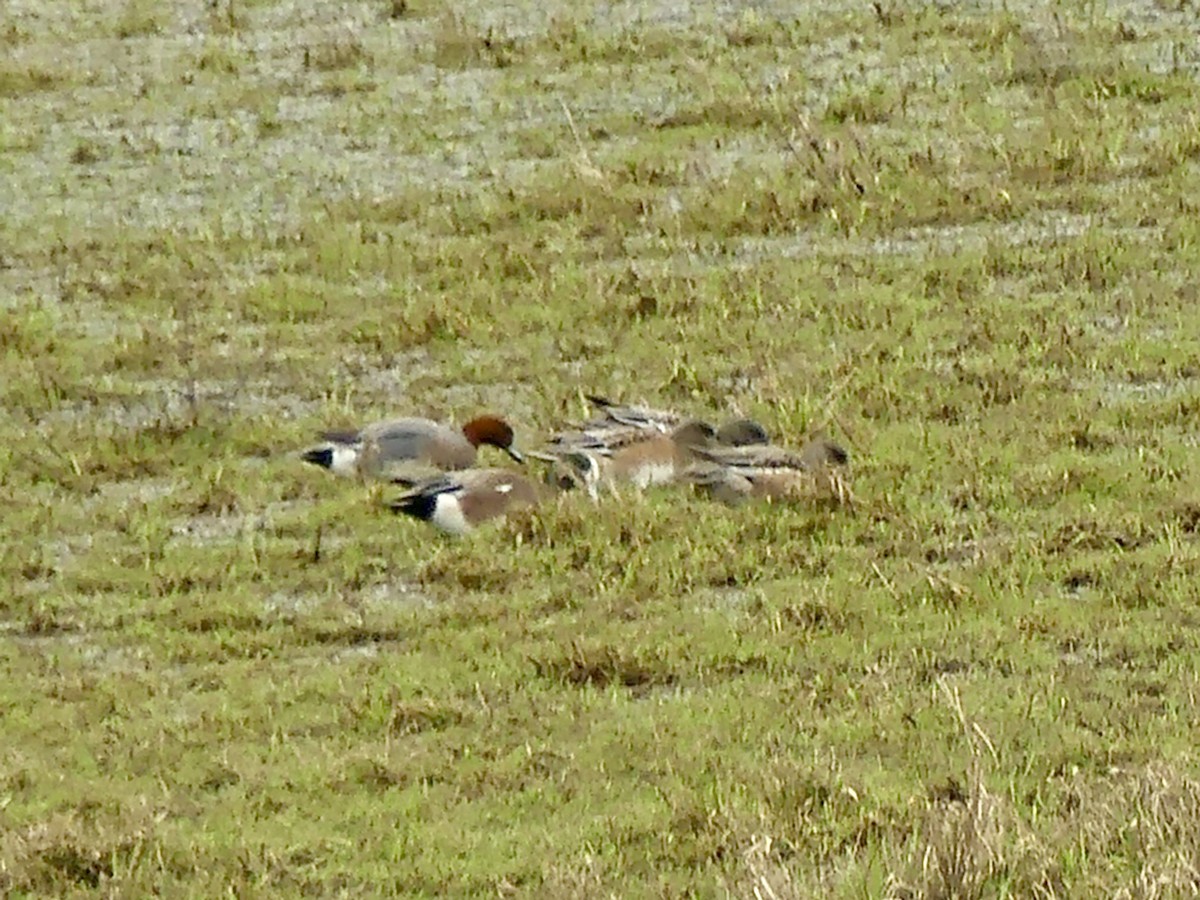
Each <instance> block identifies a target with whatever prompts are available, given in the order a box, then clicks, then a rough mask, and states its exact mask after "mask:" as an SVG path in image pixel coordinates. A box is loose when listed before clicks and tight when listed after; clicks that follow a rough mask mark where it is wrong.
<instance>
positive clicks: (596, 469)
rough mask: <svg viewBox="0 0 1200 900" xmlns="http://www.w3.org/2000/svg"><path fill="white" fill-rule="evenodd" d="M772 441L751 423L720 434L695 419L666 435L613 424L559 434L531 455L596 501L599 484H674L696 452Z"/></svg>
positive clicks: (738, 422) (727, 427)
mask: <svg viewBox="0 0 1200 900" xmlns="http://www.w3.org/2000/svg"><path fill="white" fill-rule="evenodd" d="M660 421H663V420H660ZM586 425H587V423H585V426H586ZM768 440H769V437H768V435H767V433H766V430H765V429H764V428H763V427H762V426H761V425H759V424H758V423H757V422H754V421H753V420H750V419H737V420H734V421H732V422H729V423H726V424H725V425H723V426H722V427H721V428H719V429H714V428H713V426H712V425H710V424H709V423H708V422H705V421H703V420H700V419H693V420H689V421H685V422H683V423H682V424H679V425H677V426H676V427H675V428H673V429H672V430H670V431H668V432H659V431H658V430H657V429H656V428H645V427H643V426H642V425H640V424H618V423H611V424H609V425H606V426H598V425H593V426H592V427H590V428H589V427H582V428H580V429H578V430H574V431H567V432H561V433H559V434H558V435H555V437H554V438H553V439H552V440H551V441H550V443H549V444H548V445H547V446H546V448H545V449H544V450H542V451H539V452H537V453H532V454H531V455H532V456H534V457H535V458H537V459H541V460H545V461H549V462H552V463H553V464H554V465H555V466H556V467H557V468H558V469H559V470H560V471H561V470H562V469H564V468H565V469H567V470H570V471H572V472H573V476H572V477H573V478H574V480H575V481H576V482H577V483H578V484H582V485H583V486H585V487H586V489H587V491H588V493H589V495H590V496H591V497H592V499H593V500H595V499H597V498H598V489H599V485H600V484H605V485H607V486H608V488H609V489H610V490H615V488H616V486H617V485H620V484H628V485H632V486H633V487H635V488H638V489H645V488H648V487H650V486H652V485H659V484H668V483H670V482H672V481H674V480H675V478H676V476H677V475H678V474H679V473H680V472H681V471H683V470H684V469H686V468H687V467H688V466H689V465H692V464H694V463H696V462H698V461H700V457H699V456H697V455H696V451H697V449H698V448H714V447H742V446H751V445H754V444H757V443H766V442H767V441H768Z"/></svg>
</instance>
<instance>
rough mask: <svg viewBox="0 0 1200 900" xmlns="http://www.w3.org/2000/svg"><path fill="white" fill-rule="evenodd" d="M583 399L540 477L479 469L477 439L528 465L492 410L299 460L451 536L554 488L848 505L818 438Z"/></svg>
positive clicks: (834, 451)
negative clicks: (363, 482)
mask: <svg viewBox="0 0 1200 900" xmlns="http://www.w3.org/2000/svg"><path fill="white" fill-rule="evenodd" d="M587 399H588V401H589V402H590V403H591V404H592V406H593V407H594V408H595V411H594V413H593V415H592V417H591V418H589V419H588V420H587V421H585V422H581V423H578V424H575V425H572V426H571V427H570V428H568V429H566V430H564V431H560V432H559V433H557V434H555V435H553V436H552V437H551V438H550V439H549V440H548V441H547V442H546V443H545V445H544V446H543V447H542V448H541V449H539V450H537V451H536V452H530V453H529V454H528V455H529V456H530V457H532V458H533V459H535V460H537V461H538V462H540V463H542V464H544V466H545V474H544V477H542V478H540V479H539V478H531V477H528V476H527V475H524V474H522V472H520V471H518V470H516V469H511V468H476V467H475V461H476V456H477V453H478V450H479V448H480V447H481V446H483V445H485V444H486V445H489V446H492V447H496V448H498V449H500V450H502V451H504V452H505V453H507V454H508V455H509V456H510V457H511V458H512V459H513V460H514V461H515V462H517V463H521V464H523V463H524V462H525V457H524V455H522V454H521V453H520V452H519V451H518V450H517V448H516V447H515V446H514V434H513V429H512V426H511V425H509V424H508V423H507V422H506V421H504V419H502V418H500V417H498V416H494V415H483V416H479V417H477V418H474V419H472V420H471V421H469V422H467V423H466V424H465V425H463V426H462V428H456V427H454V426H452V425H443V424H440V423H438V422H434V421H433V420H431V419H423V418H405V419H393V420H389V421H385V422H377V423H375V424H372V425H368V426H366V427H365V428H361V429H359V430H357V431H328V432H324V433H323V434H322V435H321V438H322V441H323V442H322V443H321V444H320V445H318V446H316V447H313V448H311V449H309V450H307V451H305V452H304V453H303V454H302V458H303V459H304V460H305V461H306V462H309V463H312V464H313V465H317V466H320V467H322V468H325V469H328V470H330V471H331V472H333V473H335V474H338V475H343V476H349V477H356V478H364V479H369V480H379V481H387V482H392V483H394V484H398V485H402V486H403V487H404V488H405V490H404V493H403V494H402V495H401V496H399V497H398V498H396V499H395V500H393V501H392V502H391V503H390V504H389V506H390V507H391V508H392V509H393V510H394V511H396V512H398V513H403V514H405V515H408V516H412V517H413V518H416V519H421V520H423V521H426V522H429V523H430V524H432V525H433V526H435V527H436V528H438V529H440V530H441V531H444V532H447V533H450V534H459V535H461V534H466V533H467V532H469V531H472V530H473V529H474V528H475V527H477V526H478V525H480V524H483V523H484V522H489V521H497V520H500V519H502V518H503V517H504V516H505V515H506V514H507V513H508V512H509V511H510V510H513V509H517V508H520V507H529V506H535V505H537V504H538V503H540V502H542V501H544V500H546V499H547V498H549V497H551V496H553V495H554V494H556V493H559V492H562V491H569V490H584V491H586V492H587V493H588V495H589V496H590V497H591V498H592V499H593V500H595V501H599V500H600V498H601V495H602V494H605V493H607V494H613V493H616V492H617V491H618V490H619V488H620V486H622V485H625V486H630V487H633V488H637V489H642V488H647V487H649V486H651V485H658V484H681V485H686V486H691V487H692V488H693V489H694V490H697V491H700V492H702V493H704V494H706V495H708V496H710V497H711V498H713V499H714V500H717V501H720V502H723V503H727V504H730V505H736V504H740V503H743V502H746V501H748V500H753V499H760V500H765V501H769V502H797V501H805V500H812V499H823V500H829V501H833V502H835V503H846V502H848V501H849V499H850V491H849V488H848V486H847V482H846V476H845V472H846V465H847V463H848V461H849V455H848V454H847V453H846V451H845V450H844V449H843V448H842V447H840V446H839V445H838V444H836V443H834V442H833V441H831V440H829V439H828V438H826V437H823V436H821V437H816V438H813V439H811V440H809V441H808V442H807V443H805V444H804V445H803V446H801V447H799V448H797V449H790V448H787V447H782V446H778V445H776V444H773V443H772V442H771V439H770V436H769V435H768V433H767V431H766V429H765V428H763V427H762V426H761V425H760V424H758V423H757V422H755V421H753V420H752V419H733V420H731V421H729V422H726V423H725V424H724V425H722V426H720V427H719V428H716V427H713V426H712V425H711V424H709V423H708V422H706V421H703V420H700V419H689V418H686V417H684V416H682V415H680V414H678V413H675V412H671V411H667V410H660V409H651V408H649V407H644V406H623V405H620V404H617V403H614V402H612V401H610V400H607V399H605V398H603V397H596V396H589V397H588V398H587Z"/></svg>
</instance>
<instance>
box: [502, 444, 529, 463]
mask: <svg viewBox="0 0 1200 900" xmlns="http://www.w3.org/2000/svg"><path fill="white" fill-rule="evenodd" d="M504 452H505V453H507V454H508V455H509V456H511V457H512V458H513V459H514V460H515V461H516V462H519V463H520V464H521V465H525V457H524V455H523V454H522V453H521V452H520V451H519V450H517V448H516V447H505V448H504Z"/></svg>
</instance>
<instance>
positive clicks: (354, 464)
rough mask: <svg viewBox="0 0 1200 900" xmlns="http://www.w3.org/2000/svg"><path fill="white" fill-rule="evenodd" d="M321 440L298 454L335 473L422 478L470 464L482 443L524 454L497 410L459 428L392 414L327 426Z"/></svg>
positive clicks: (511, 453)
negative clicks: (352, 427) (354, 425)
mask: <svg viewBox="0 0 1200 900" xmlns="http://www.w3.org/2000/svg"><path fill="white" fill-rule="evenodd" d="M321 437H322V438H323V440H324V443H322V444H320V445H319V446H316V447H313V448H311V449H309V450H306V451H305V452H304V453H302V454H301V457H300V458H301V459H303V460H304V461H305V462H307V463H311V464H312V465H315V466H320V467H321V468H324V469H328V470H329V471H331V472H333V473H334V474H336V475H343V476H360V477H365V478H392V477H397V476H404V477H409V478H422V477H428V476H431V475H433V474H434V473H437V472H446V471H457V470H461V469H466V468H469V467H471V466H473V465H474V464H475V459H476V456H477V452H478V449H479V447H481V446H483V445H484V444H487V445H490V446H493V447H496V448H497V449H500V450H503V451H504V452H505V453H507V454H508V455H509V456H510V457H511V458H512V459H513V460H514V461H515V462H517V463H523V462H524V461H525V460H524V456H523V455H522V454H521V453H520V451H518V450H517V449H516V447H515V446H514V434H513V428H512V426H511V425H509V423H508V422H507V421H505V420H504V419H502V418H501V417H499V416H496V415H490V414H489V415H482V416H477V417H476V418H474V419H471V420H470V421H469V422H467V423H466V424H465V425H463V426H462V427H461V428H455V427H454V426H452V425H443V424H441V423H438V422H435V421H433V420H432V419H425V418H416V417H411V418H403V419H391V420H388V421H383V422H376V423H374V424H371V425H367V426H365V427H364V428H361V429H359V430H357V431H326V432H322V434H321Z"/></svg>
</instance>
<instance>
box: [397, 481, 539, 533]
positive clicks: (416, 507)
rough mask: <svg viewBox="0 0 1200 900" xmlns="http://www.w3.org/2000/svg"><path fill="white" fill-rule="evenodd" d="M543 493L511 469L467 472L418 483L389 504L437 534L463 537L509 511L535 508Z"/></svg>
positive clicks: (535, 485) (537, 486)
mask: <svg viewBox="0 0 1200 900" xmlns="http://www.w3.org/2000/svg"><path fill="white" fill-rule="evenodd" d="M546 494H547V491H546V490H545V489H543V488H542V486H540V485H537V484H535V483H534V482H532V481H530V480H529V479H528V478H526V477H525V476H524V475H522V474H521V473H519V472H514V471H512V470H511V469H466V470H463V471H461V472H451V473H448V474H445V475H440V476H438V477H436V478H430V479H426V480H424V481H420V482H417V483H416V484H414V485H413V486H412V488H411V490H409V491H408V492H407V493H405V494H404V495H402V496H400V497H398V498H397V499H395V500H393V501H392V502H391V503H389V504H388V505H389V507H390V508H391V509H392V510H393V511H395V512H397V513H403V514H404V515H407V516H412V517H413V518H414V519H420V520H422V521H424V522H428V523H430V524H431V525H433V526H434V527H435V528H437V529H438V530H439V531H444V532H446V533H447V534H454V535H463V534H466V533H468V532H470V531H472V530H474V529H475V528H476V527H477V526H479V525H482V524H483V523H484V522H488V521H491V520H493V519H502V518H503V517H504V516H505V515H507V514H508V513H509V512H510V511H511V510H514V509H519V508H521V507H526V506H535V505H537V503H538V502H539V501H541V500H542V499H543V498H544V497H545V495H546Z"/></svg>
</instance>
